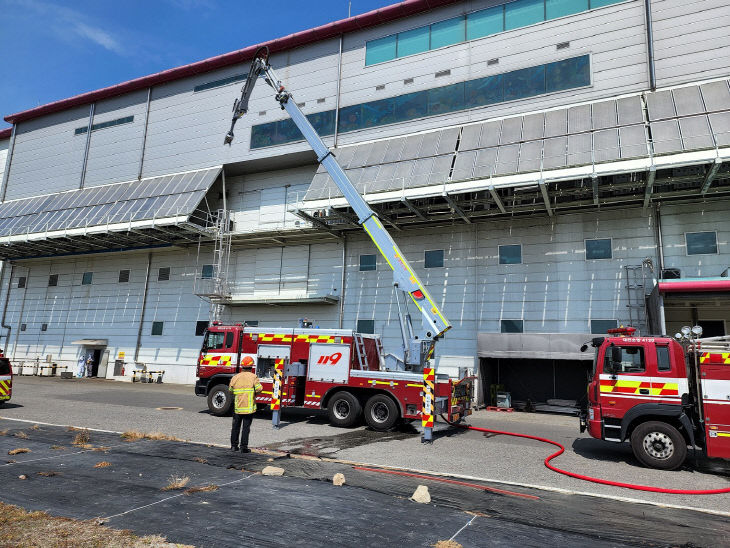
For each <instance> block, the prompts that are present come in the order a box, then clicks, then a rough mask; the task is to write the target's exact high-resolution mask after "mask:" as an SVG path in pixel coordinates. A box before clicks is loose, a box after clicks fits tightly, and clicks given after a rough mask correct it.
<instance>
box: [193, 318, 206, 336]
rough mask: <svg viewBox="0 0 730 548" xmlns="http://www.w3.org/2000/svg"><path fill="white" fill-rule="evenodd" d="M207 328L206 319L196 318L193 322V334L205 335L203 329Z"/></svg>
mask: <svg viewBox="0 0 730 548" xmlns="http://www.w3.org/2000/svg"><path fill="white" fill-rule="evenodd" d="M207 328H208V320H198V321H197V322H195V336H196V337H202V336H203V335H205V330H206V329H207Z"/></svg>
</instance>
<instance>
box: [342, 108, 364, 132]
mask: <svg viewBox="0 0 730 548" xmlns="http://www.w3.org/2000/svg"><path fill="white" fill-rule="evenodd" d="M361 126H362V105H352V106H349V107H343V108H341V109H340V120H339V122H338V128H339V131H354V130H356V129H360V127H361Z"/></svg>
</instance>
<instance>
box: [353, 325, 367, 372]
mask: <svg viewBox="0 0 730 548" xmlns="http://www.w3.org/2000/svg"><path fill="white" fill-rule="evenodd" d="M355 349H356V350H357V359H358V362H359V363H360V369H361V370H363V371H365V370H367V368H368V356H367V351H366V350H365V341H364V340H363V338H362V335H361V334H360V333H355Z"/></svg>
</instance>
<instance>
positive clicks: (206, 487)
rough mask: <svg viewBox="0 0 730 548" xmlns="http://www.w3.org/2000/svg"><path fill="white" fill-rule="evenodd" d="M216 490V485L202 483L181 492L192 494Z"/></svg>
mask: <svg viewBox="0 0 730 548" xmlns="http://www.w3.org/2000/svg"><path fill="white" fill-rule="evenodd" d="M217 490H218V486H217V485H213V484H210V485H203V486H200V487H190V488H189V489H185V491H183V493H184V494H186V495H192V494H193V493H209V492H210V491H217Z"/></svg>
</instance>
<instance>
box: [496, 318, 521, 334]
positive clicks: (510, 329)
mask: <svg viewBox="0 0 730 548" xmlns="http://www.w3.org/2000/svg"><path fill="white" fill-rule="evenodd" d="M500 324H501V325H500V332H502V333H522V332H523V322H522V320H502V321H501V322H500Z"/></svg>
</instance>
